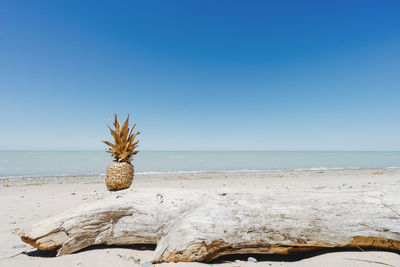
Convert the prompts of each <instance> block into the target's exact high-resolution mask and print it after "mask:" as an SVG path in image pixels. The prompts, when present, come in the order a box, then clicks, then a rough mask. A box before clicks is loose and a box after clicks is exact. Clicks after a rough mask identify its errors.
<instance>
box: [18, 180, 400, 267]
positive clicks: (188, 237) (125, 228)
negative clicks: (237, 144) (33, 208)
mask: <svg viewBox="0 0 400 267" xmlns="http://www.w3.org/2000/svg"><path fill="white" fill-rule="evenodd" d="M220 193H221V192H219V193H217V192H212V191H207V192H205V191H200V190H181V189H168V190H166V191H165V192H163V194H162V200H163V201H160V189H151V188H149V189H140V190H133V191H127V193H126V194H123V195H122V196H121V197H120V198H118V199H116V198H115V196H113V195H111V196H110V197H108V198H105V199H102V200H98V201H95V202H92V203H89V204H85V205H82V206H79V207H77V208H75V209H74V210H70V211H67V212H65V213H62V214H60V215H57V216H55V217H51V218H48V219H46V220H44V221H42V222H39V223H37V224H35V225H32V226H31V227H29V228H26V229H24V230H18V231H17V233H18V234H19V235H20V237H21V239H22V240H23V241H24V242H26V243H28V244H30V245H32V246H34V247H36V248H38V249H40V250H57V255H58V256H61V255H66V254H71V253H73V252H76V251H79V250H81V249H83V248H85V247H88V246H90V245H94V244H108V245H112V244H118V245H133V244H143V243H145V244H154V245H156V248H155V251H154V256H153V259H152V263H160V262H191V261H199V262H208V261H211V260H213V259H215V258H218V257H220V256H224V255H232V254H295V253H304V252H310V251H315V250H318V249H321V248H343V247H346V248H365V247H368V248H376V249H389V250H393V251H400V237H399V235H398V222H399V221H400V198H399V197H398V190H397V188H396V187H381V188H380V190H379V191H377V190H375V189H371V190H362V191H356V190H349V191H340V190H336V191H335V190H329V191H319V190H304V191H303V190H299V189H298V190H294V189H293V190H291V191H290V192H283V191H273V190H271V191H268V194H261V193H256V192H248V193H246V192H238V193H235V192H230V193H229V194H226V195H225V196H222V195H221V194H220ZM371 199H373V201H371ZM82 236H84V237H85V238H84V239H82ZM248 261H249V260H248Z"/></svg>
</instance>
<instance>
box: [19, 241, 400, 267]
mask: <svg viewBox="0 0 400 267" xmlns="http://www.w3.org/2000/svg"><path fill="white" fill-rule="evenodd" d="M110 248H111V249H112V248H125V249H133V250H141V251H154V250H155V248H156V245H148V244H138V245H129V246H117V245H94V246H90V247H87V248H84V249H81V250H79V251H77V252H75V253H73V254H76V253H80V252H84V251H92V250H99V249H110ZM344 251H361V252H363V251H387V252H394V253H396V254H399V255H400V253H399V252H398V251H392V250H387V249H385V250H383V249H376V248H359V249H357V248H322V249H317V250H314V251H308V252H303V253H298V254H293V255H278V254H230V255H224V256H221V257H218V258H216V259H214V260H212V261H210V262H208V263H211V264H218V263H226V262H234V261H235V260H241V261H247V260H248V258H249V257H253V258H255V259H257V261H280V262H295V261H300V260H303V259H307V258H311V257H315V256H319V255H323V254H327V253H332V252H344ZM24 254H26V255H28V256H30V257H42V258H51V257H55V256H56V254H57V252H56V251H55V250H53V251H44V250H34V251H31V252H25V253H24Z"/></svg>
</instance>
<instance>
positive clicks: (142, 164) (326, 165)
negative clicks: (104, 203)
mask: <svg viewBox="0 0 400 267" xmlns="http://www.w3.org/2000/svg"><path fill="white" fill-rule="evenodd" d="M111 161H112V158H111V157H110V156H109V154H107V153H105V152H104V151H0V177H18V176H48V175H99V174H104V173H105V171H106V168H107V165H108V164H109V162H111ZM133 165H134V166H135V172H139V173H140V172H201V171H243V170H247V171H262V170H283V169H350V168H397V167H400V151H141V152H140V153H139V154H137V156H136V158H135V159H134V161H133Z"/></svg>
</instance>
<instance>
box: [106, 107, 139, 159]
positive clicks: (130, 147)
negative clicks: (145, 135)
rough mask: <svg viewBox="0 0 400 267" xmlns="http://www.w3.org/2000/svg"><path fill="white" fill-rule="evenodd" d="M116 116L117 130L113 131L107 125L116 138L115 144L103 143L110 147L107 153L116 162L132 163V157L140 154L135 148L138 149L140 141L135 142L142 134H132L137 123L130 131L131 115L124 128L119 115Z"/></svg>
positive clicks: (115, 124)
mask: <svg viewBox="0 0 400 267" xmlns="http://www.w3.org/2000/svg"><path fill="white" fill-rule="evenodd" d="M114 116H115V119H114V127H115V130H113V129H111V128H110V126H109V125H108V124H107V127H108V129H110V133H111V135H112V136H113V137H114V144H113V143H111V142H108V141H103V143H105V144H106V145H108V146H110V147H109V148H108V149H107V151H106V152H107V153H110V154H111V156H112V157H113V158H114V161H116V162H130V161H131V160H132V159H131V157H132V156H133V155H136V154H137V153H138V152H139V151H138V150H135V148H136V147H138V143H139V140H138V141H136V142H134V141H135V138H136V136H137V135H138V134H140V132H138V131H136V132H135V133H132V132H133V128H135V126H136V123H135V124H133V126H132V127H131V128H130V129H129V114H128V117H127V118H126V120H125V123H124V125H123V126H122V127H121V124H120V123H119V120H118V116H117V114H114Z"/></svg>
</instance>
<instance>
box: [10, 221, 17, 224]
mask: <svg viewBox="0 0 400 267" xmlns="http://www.w3.org/2000/svg"><path fill="white" fill-rule="evenodd" d="M8 224H17V222H16V221H11V222H9V223H8Z"/></svg>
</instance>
